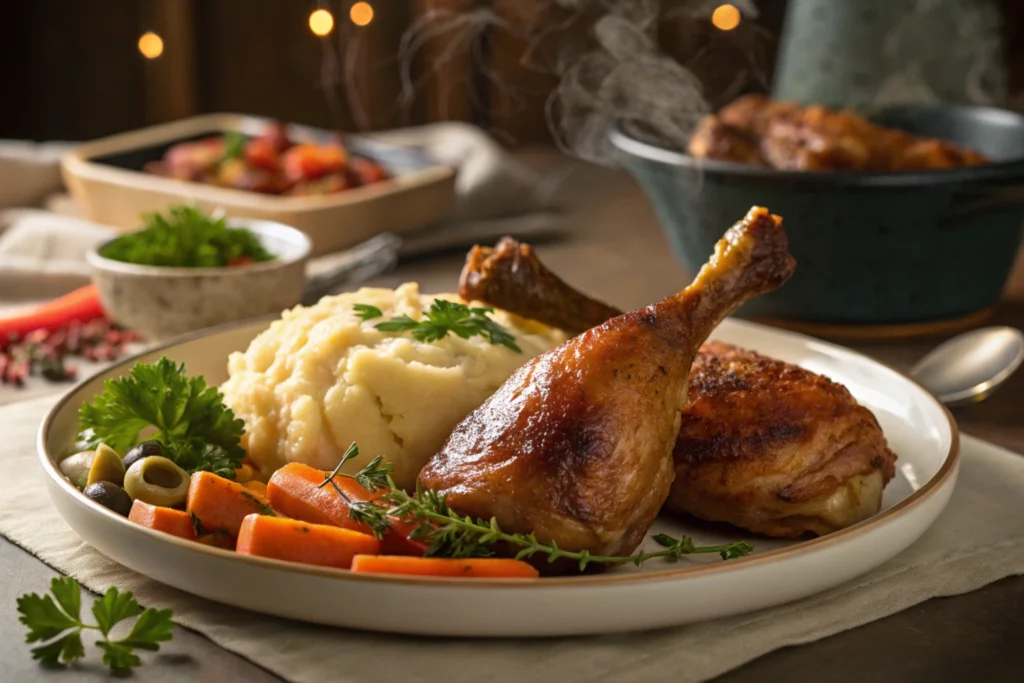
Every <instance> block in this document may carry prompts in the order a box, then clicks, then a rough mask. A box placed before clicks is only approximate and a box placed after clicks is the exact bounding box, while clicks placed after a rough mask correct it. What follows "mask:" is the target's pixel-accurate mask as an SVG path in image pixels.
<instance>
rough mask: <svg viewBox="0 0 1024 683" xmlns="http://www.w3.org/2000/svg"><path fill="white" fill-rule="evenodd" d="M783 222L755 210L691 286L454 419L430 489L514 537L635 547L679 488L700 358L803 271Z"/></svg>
mask: <svg viewBox="0 0 1024 683" xmlns="http://www.w3.org/2000/svg"><path fill="white" fill-rule="evenodd" d="M793 266H794V263H793V259H792V257H791V256H790V255H789V253H788V251H787V243H786V236H785V233H784V232H783V229H782V222H781V220H780V219H779V218H778V217H777V216H772V215H770V214H769V213H768V212H767V211H766V210H765V209H756V208H755V209H752V210H751V212H750V213H749V214H748V215H747V217H746V218H745V219H744V220H742V221H741V222H739V223H737V224H736V225H735V226H733V227H732V228H731V229H729V231H728V232H726V234H725V236H724V237H723V238H722V239H721V240H720V241H719V242H718V244H717V245H716V247H715V253H714V254H713V255H712V257H711V260H710V261H709V262H708V263H707V264H706V265H705V266H704V268H703V269H701V271H700V273H699V274H698V275H697V278H696V279H695V280H694V281H693V283H692V284H691V285H690V286H689V287H687V288H686V289H685V290H683V291H682V292H680V293H678V294H676V295H673V296H670V297H668V298H666V299H663V300H662V301H659V302H657V303H655V304H652V305H651V306H648V307H647V308H645V309H642V310H639V311H634V312H632V313H626V314H623V315H619V316H617V317H613V318H611V319H609V320H607V321H606V322H604V323H602V324H601V325H599V326H597V327H594V328H592V329H589V330H587V331H586V332H584V333H582V334H580V335H578V336H576V337H574V338H573V339H570V340H569V341H567V342H565V343H564V344H562V345H560V346H558V347H556V348H555V349H552V350H551V351H549V352H547V353H545V354H543V355H541V356H538V357H537V358H535V359H533V360H532V361H530V362H529V363H527V364H526V365H524V366H523V367H521V368H520V369H519V370H517V371H516V372H515V373H514V374H513V375H512V377H510V378H509V379H508V381H506V382H505V384H504V385H503V386H502V387H501V388H500V389H498V391H497V392H496V393H495V394H494V395H493V396H491V398H490V399H488V400H487V401H486V402H485V403H484V404H483V405H482V406H481V407H480V408H478V409H477V410H476V411H475V412H473V413H472V414H470V415H469V416H468V417H467V418H466V419H465V420H464V421H463V422H462V423H460V424H459V426H458V427H456V429H455V431H454V432H453V433H452V435H451V436H450V437H449V439H448V441H447V443H446V444H445V445H444V447H443V448H442V449H441V451H440V452H439V453H437V454H436V455H435V456H433V457H432V458H431V459H430V461H428V463H427V465H426V466H425V467H424V468H423V470H422V472H421V473H420V477H419V481H420V484H422V486H423V487H424V488H427V489H433V490H434V491H437V492H438V493H441V494H444V495H445V496H446V497H447V502H448V504H449V505H450V506H451V507H452V508H454V509H456V510H459V511H460V512H462V513H465V514H469V515H472V516H474V517H481V518H484V519H489V518H491V517H494V518H496V519H497V521H498V523H499V524H500V525H501V528H502V529H504V530H505V531H508V532H521V533H529V532H533V533H535V534H536V536H537V538H538V539H539V540H540V541H541V542H544V543H557V544H558V546H559V547H560V548H564V549H566V550H574V551H581V550H586V551H589V552H590V553H592V554H594V555H628V554H630V553H631V552H633V550H634V549H635V548H636V547H637V546H638V545H639V544H640V542H641V541H642V540H643V537H644V535H645V534H646V533H647V530H648V529H649V528H650V526H651V524H652V523H653V522H654V519H655V517H656V516H657V515H658V512H659V510H660V509H661V508H662V506H663V505H664V503H665V500H666V499H667V497H668V495H669V489H670V487H671V485H672V480H673V478H674V472H673V461H672V451H673V448H674V445H675V443H676V438H677V435H678V432H679V417H680V416H679V407H680V406H681V405H683V403H684V401H685V399H686V389H687V384H688V378H689V373H690V366H691V365H692V364H693V358H694V355H695V354H696V353H697V350H698V348H699V347H700V345H701V344H702V343H703V341H704V339H705V338H706V337H707V335H708V334H709V333H710V332H711V331H712V330H713V329H714V328H715V327H716V326H717V325H718V323H719V322H720V321H721V320H722V319H723V318H724V317H725V316H727V315H728V314H729V313H731V312H732V311H734V310H735V309H736V308H737V307H738V306H740V305H741V304H742V303H743V302H744V301H746V300H748V299H750V298H751V297H753V296H756V295H758V294H762V293H765V292H768V291H771V290H773V289H775V288H777V287H779V286H780V285H781V284H782V283H783V282H785V281H786V280H787V279H788V278H789V276H790V275H791V274H792V271H793Z"/></svg>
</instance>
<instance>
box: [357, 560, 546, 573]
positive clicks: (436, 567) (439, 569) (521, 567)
mask: <svg viewBox="0 0 1024 683" xmlns="http://www.w3.org/2000/svg"><path fill="white" fill-rule="evenodd" d="M352 571H354V572H359V573H365V574H409V575H415V576H454V577H466V578H475V579H534V578H537V577H538V576H540V574H539V573H538V572H537V570H536V569H534V568H533V567H532V566H531V565H529V564H527V563H526V562H523V561H522V560H510V559H506V558H500V557H469V558H460V559H453V558H447V557H397V556H393V555H356V556H355V558H354V559H353V560H352Z"/></svg>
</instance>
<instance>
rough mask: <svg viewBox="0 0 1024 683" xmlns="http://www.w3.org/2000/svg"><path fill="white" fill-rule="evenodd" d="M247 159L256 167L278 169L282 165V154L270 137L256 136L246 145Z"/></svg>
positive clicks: (269, 169) (270, 169)
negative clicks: (275, 147)
mask: <svg viewBox="0 0 1024 683" xmlns="http://www.w3.org/2000/svg"><path fill="white" fill-rule="evenodd" d="M245 160H246V161H247V162H248V163H249V165H250V166H252V167H254V168H262V169H266V170H268V171H276V170H278V169H279V168H280V167H281V155H280V154H278V151H277V150H276V149H274V142H273V141H272V140H270V139H269V138H256V139H255V140H250V141H249V142H248V143H247V144H246V145H245Z"/></svg>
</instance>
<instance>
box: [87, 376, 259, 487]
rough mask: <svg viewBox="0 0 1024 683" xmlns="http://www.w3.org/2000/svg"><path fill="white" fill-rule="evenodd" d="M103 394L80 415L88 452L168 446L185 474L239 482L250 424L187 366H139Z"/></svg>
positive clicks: (113, 381)
mask: <svg viewBox="0 0 1024 683" xmlns="http://www.w3.org/2000/svg"><path fill="white" fill-rule="evenodd" d="M103 387H104V388H103V393H101V394H100V395H99V396H97V397H96V398H94V399H93V400H92V402H91V403H85V404H83V405H82V407H81V408H80V409H79V412H78V426H79V434H78V436H79V438H80V439H81V440H83V441H84V442H85V446H86V447H87V448H95V447H96V446H97V445H98V444H100V443H105V444H106V445H107V446H110V447H111V448H113V449H114V450H115V451H117V452H118V453H120V454H122V455H123V454H124V453H125V452H126V451H127V450H128V449H129V448H131V447H132V446H134V445H136V444H137V443H138V442H139V434H140V433H141V432H142V431H143V430H151V429H155V430H156V432H155V434H153V435H152V436H149V437H147V438H149V439H152V440H154V441H159V442H160V443H162V444H164V446H165V447H166V451H167V452H166V457H167V458H169V459H170V460H173V461H174V462H175V463H177V465H178V466H179V467H181V468H182V469H183V470H185V471H186V472H189V473H192V472H198V471H201V470H206V471H209V472H213V473H214V474H219V475H220V476H222V477H226V478H227V479H234V478H235V472H234V470H235V469H236V468H238V467H240V466H241V464H242V458H243V457H245V450H244V449H243V448H242V447H241V446H240V445H239V440H240V439H241V437H242V432H243V431H244V429H245V424H244V423H243V422H242V420H240V419H237V418H236V417H235V414H234V412H232V410H231V409H230V408H228V407H227V406H226V405H224V400H223V399H224V397H223V395H222V394H221V393H220V392H219V391H218V390H217V388H216V387H211V386H207V384H206V380H205V379H204V378H203V377H191V378H189V377H187V376H186V375H185V365H184V363H182V364H180V365H178V364H176V363H174V362H173V361H171V360H170V359H168V358H166V357H163V358H161V359H160V360H158V361H157V362H156V363H153V364H148V363H137V364H136V365H135V367H133V368H132V370H131V374H130V375H129V376H128V377H121V378H119V379H108V380H107V381H106V382H105V383H104V385H103Z"/></svg>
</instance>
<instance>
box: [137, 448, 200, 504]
mask: <svg viewBox="0 0 1024 683" xmlns="http://www.w3.org/2000/svg"><path fill="white" fill-rule="evenodd" d="M190 481H191V480H190V478H189V476H188V472H186V471H185V470H183V469H181V468H180V467H178V466H177V465H176V464H174V463H173V462H172V461H170V460H168V459H167V458H164V457H162V456H159V455H151V456H149V457H147V458H142V459H141V460H136V461H135V463H134V464H133V465H132V466H131V467H129V468H128V471H127V472H125V475H124V490H125V491H127V492H128V495H129V496H131V497H132V500H141V501H142V502H143V503H149V504H150V505H161V506H163V507H174V506H175V505H181V504H182V503H184V502H185V498H186V497H187V496H188V485H189V482H190Z"/></svg>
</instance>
